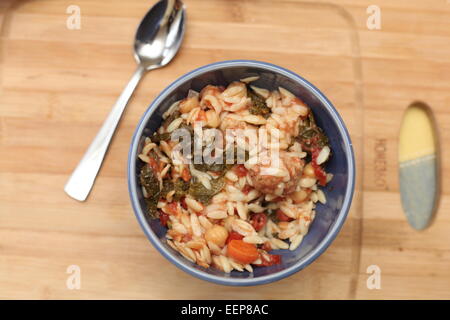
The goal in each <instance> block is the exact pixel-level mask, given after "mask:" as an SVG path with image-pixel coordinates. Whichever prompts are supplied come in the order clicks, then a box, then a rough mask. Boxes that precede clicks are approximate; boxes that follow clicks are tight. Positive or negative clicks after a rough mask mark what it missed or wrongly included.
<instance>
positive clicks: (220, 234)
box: [205, 224, 228, 247]
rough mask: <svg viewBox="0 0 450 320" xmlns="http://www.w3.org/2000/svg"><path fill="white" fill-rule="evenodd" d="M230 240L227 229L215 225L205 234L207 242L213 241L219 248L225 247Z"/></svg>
mask: <svg viewBox="0 0 450 320" xmlns="http://www.w3.org/2000/svg"><path fill="white" fill-rule="evenodd" d="M227 238H228V231H227V229H226V228H225V227H222V226H220V225H217V224H216V225H214V226H212V228H210V229H208V230H207V231H206V233H205V240H206V241H211V242H213V243H214V244H216V245H218V246H219V247H223V246H224V245H225V242H226V241H227Z"/></svg>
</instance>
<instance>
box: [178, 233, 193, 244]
mask: <svg viewBox="0 0 450 320" xmlns="http://www.w3.org/2000/svg"><path fill="white" fill-rule="evenodd" d="M191 240H192V235H191V234H185V235H183V237H182V238H181V242H188V241H191Z"/></svg>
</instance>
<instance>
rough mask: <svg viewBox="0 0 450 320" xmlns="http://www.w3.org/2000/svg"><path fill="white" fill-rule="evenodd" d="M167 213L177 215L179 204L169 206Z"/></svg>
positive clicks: (173, 203) (174, 203)
mask: <svg viewBox="0 0 450 320" xmlns="http://www.w3.org/2000/svg"><path fill="white" fill-rule="evenodd" d="M167 207H168V209H167V211H169V213H170V214H177V213H178V203H177V202H171V203H169V204H167Z"/></svg>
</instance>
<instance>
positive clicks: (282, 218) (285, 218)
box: [277, 209, 292, 222]
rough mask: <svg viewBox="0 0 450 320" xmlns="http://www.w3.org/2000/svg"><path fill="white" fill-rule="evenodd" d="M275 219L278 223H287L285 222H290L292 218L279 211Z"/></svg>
mask: <svg viewBox="0 0 450 320" xmlns="http://www.w3.org/2000/svg"><path fill="white" fill-rule="evenodd" d="M277 219H278V220H279V221H287V222H289V221H292V218H290V217H288V216H287V215H285V214H284V213H283V211H281V210H280V209H278V210H277Z"/></svg>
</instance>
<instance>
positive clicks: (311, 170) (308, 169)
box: [303, 162, 316, 178]
mask: <svg viewBox="0 0 450 320" xmlns="http://www.w3.org/2000/svg"><path fill="white" fill-rule="evenodd" d="M303 176H306V177H309V178H316V174H315V172H314V168H313V166H312V164H311V162H310V163H308V164H307V165H306V166H305V168H304V169H303Z"/></svg>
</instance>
